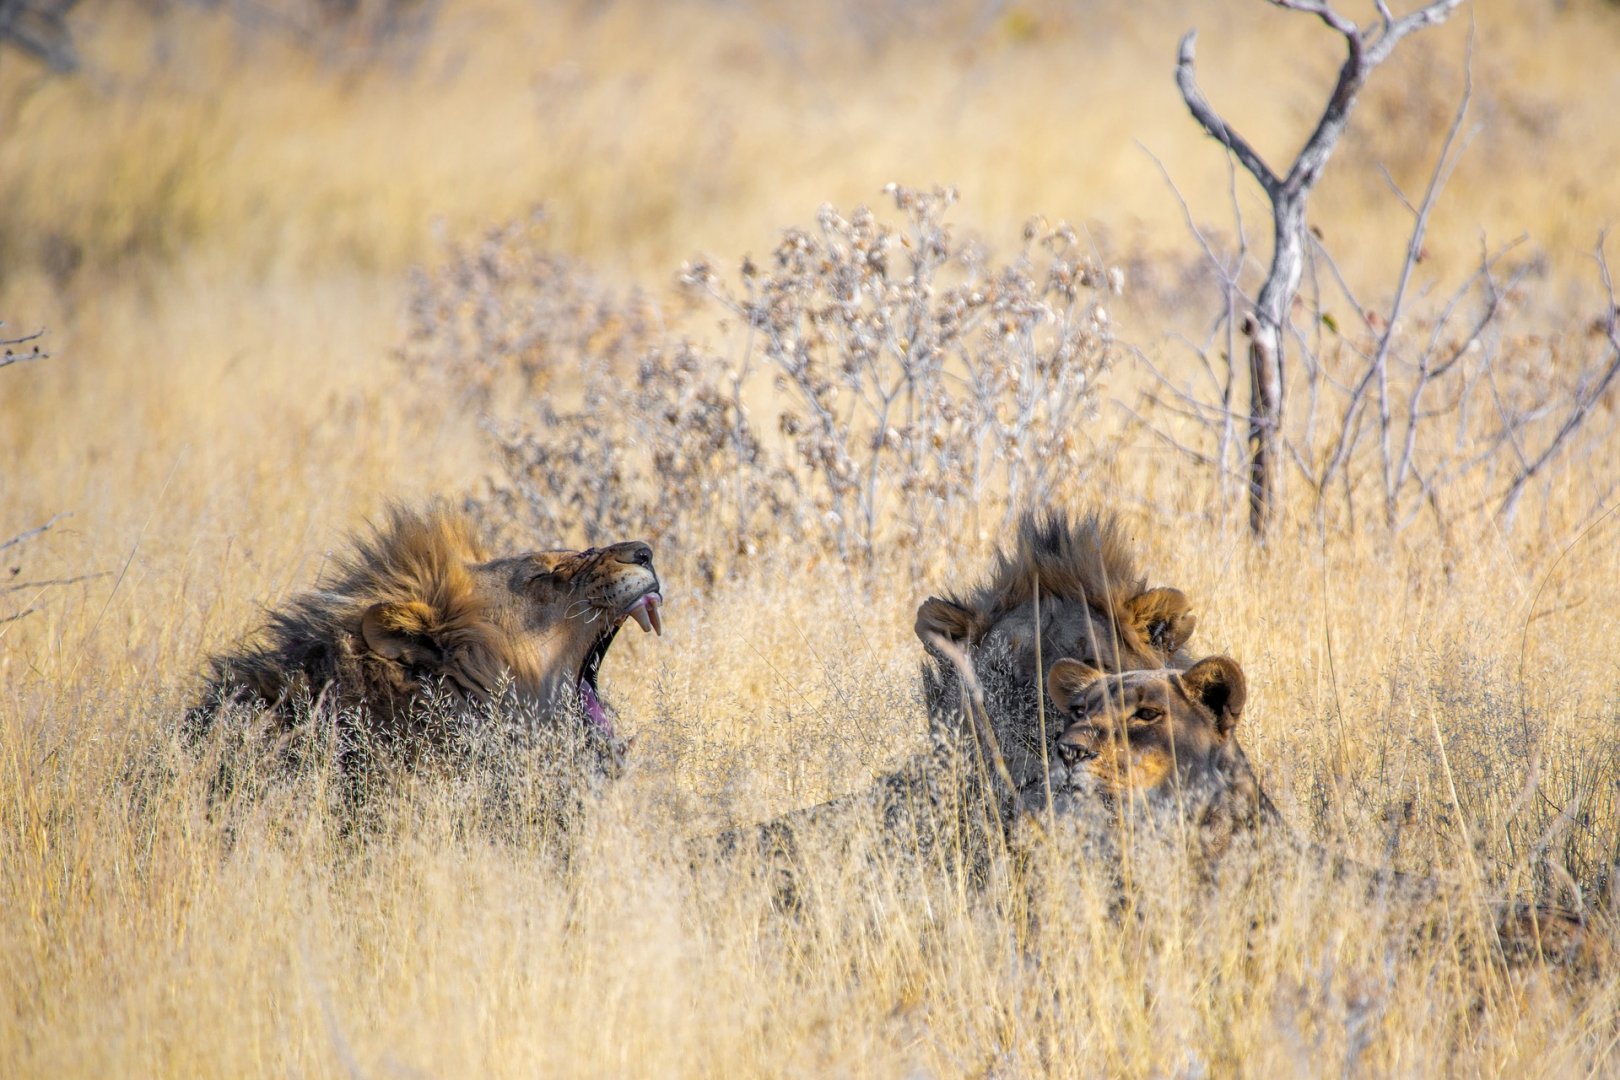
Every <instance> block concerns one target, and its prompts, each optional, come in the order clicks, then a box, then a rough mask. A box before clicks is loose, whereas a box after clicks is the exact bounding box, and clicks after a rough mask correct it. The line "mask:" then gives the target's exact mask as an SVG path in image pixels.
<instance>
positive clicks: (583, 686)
mask: <svg viewBox="0 0 1620 1080" xmlns="http://www.w3.org/2000/svg"><path fill="white" fill-rule="evenodd" d="M579 702H580V704H581V705H583V706H585V715H586V716H588V717H590V721H591V723H593V724H595V725H596V726H597V727H599V728H601V729H602V733H603V734H605V735H612V734H613V721H611V720H609V719H608V717H607V710H606V709H604V708H602V702H601V700H600V699H599V698H598V697H597V696H596V691H595V690H592V689H591V684H590V683H588V682H586V681H585V680H584V679H581V680H579Z"/></svg>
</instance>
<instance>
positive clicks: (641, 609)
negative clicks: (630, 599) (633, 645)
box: [630, 604, 652, 634]
mask: <svg viewBox="0 0 1620 1080" xmlns="http://www.w3.org/2000/svg"><path fill="white" fill-rule="evenodd" d="M630 616H631V617H632V618H633V619H635V620H636V622H638V623H640V624H641V632H642V633H643V634H645V633H647V632H648V631H650V630H651V629H652V620H650V619H649V618H648V617H647V605H646V604H637V605H636V606H635V608H634V609H633V610H632V611H631V612H630Z"/></svg>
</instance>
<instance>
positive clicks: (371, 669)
mask: <svg viewBox="0 0 1620 1080" xmlns="http://www.w3.org/2000/svg"><path fill="white" fill-rule="evenodd" d="M485 557H486V556H485V551H484V548H483V545H482V544H481V543H480V541H479V539H478V537H477V535H476V533H475V531H474V529H473V526H472V524H471V522H469V521H468V520H467V519H465V518H463V517H462V516H460V515H459V514H456V513H453V512H451V511H448V510H444V509H442V508H434V509H430V510H427V511H422V512H418V511H414V510H410V509H408V508H405V507H402V506H392V507H390V508H389V509H388V512H387V519H386V520H385V521H384V522H383V523H382V524H380V525H374V526H372V527H371V528H370V529H369V530H368V531H367V532H365V533H361V534H357V535H355V536H354V537H352V538H351V540H350V542H349V544H348V545H347V548H346V550H345V551H344V552H343V554H341V555H339V556H337V557H336V559H335V560H334V568H333V571H332V573H331V576H330V577H329V579H328V580H327V581H326V582H324V583H322V584H321V585H320V586H319V587H317V588H315V589H313V590H310V591H309V592H305V593H302V594H300V595H299V596H297V597H294V598H293V600H292V601H291V602H290V603H288V604H287V605H286V606H285V607H283V608H281V609H278V610H275V611H271V612H270V613H269V615H268V619H267V621H266V623H265V625H264V627H263V629H262V630H261V631H260V632H259V633H258V634H257V635H255V638H254V639H250V640H249V641H248V642H247V643H246V644H244V645H243V646H242V647H241V648H239V649H238V650H236V651H235V652H233V653H229V654H224V655H220V656H216V657H214V658H213V660H212V664H211V666H212V669H213V683H214V686H215V688H216V689H217V690H222V691H229V690H230V689H232V688H240V689H246V690H250V691H252V692H253V693H254V694H256V695H257V696H258V697H259V698H261V699H262V700H263V701H264V702H265V703H266V704H268V705H271V706H273V707H274V706H279V705H280V704H281V703H283V702H286V701H287V700H288V699H289V698H290V697H292V696H294V695H297V694H300V693H302V694H307V695H309V696H314V695H318V694H320V693H321V692H322V690H324V689H325V688H326V686H327V685H329V684H331V683H334V682H338V681H342V682H344V683H347V684H349V685H350V687H351V688H352V689H354V690H363V691H364V694H365V696H366V697H368V698H370V699H372V701H373V704H376V705H383V704H384V703H385V702H388V701H390V700H392V699H394V698H396V697H397V696H398V695H399V694H400V693H401V692H402V691H404V690H405V687H404V686H401V685H393V684H396V683H399V682H400V679H399V677H398V673H397V672H393V671H387V670H383V669H382V668H381V666H380V665H378V664H375V663H367V662H366V659H365V657H364V655H363V654H364V644H363V640H362V629H361V621H362V619H363V618H364V615H365V612H366V611H367V610H368V609H370V608H371V607H372V606H373V605H376V604H379V603H384V604H397V605H400V606H401V607H402V609H404V610H405V611H406V612H407V613H408V614H409V615H410V616H412V617H413V618H414V620H415V621H416V622H418V623H420V624H421V625H423V626H429V625H431V626H432V627H434V631H435V634H436V635H437V636H438V637H439V638H440V639H441V640H443V641H445V642H446V643H447V644H448V645H451V646H452V648H453V649H454V652H455V655H456V657H457V661H458V663H457V669H458V670H457V675H458V678H457V680H456V681H457V682H458V683H462V684H463V685H464V686H466V687H467V688H468V689H471V690H483V689H487V688H489V687H492V686H493V685H495V683H496V682H497V681H498V680H499V679H500V677H501V674H502V669H503V664H504V662H505V661H504V658H503V657H502V655H501V653H502V650H501V647H500V641H499V633H498V631H497V630H496V628H495V627H493V626H491V625H490V624H489V623H488V621H487V620H486V619H485V613H484V604H483V601H482V599H481V598H480V596H479V593H478V590H477V589H476V588H475V587H474V583H473V581H472V579H471V576H470V574H469V573H468V571H467V565H468V563H470V562H481V561H483V560H484V559H485Z"/></svg>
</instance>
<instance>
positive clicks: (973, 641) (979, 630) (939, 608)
mask: <svg viewBox="0 0 1620 1080" xmlns="http://www.w3.org/2000/svg"><path fill="white" fill-rule="evenodd" d="M916 630H917V636H918V637H919V638H921V639H922V640H923V641H924V642H925V643H926V642H927V641H928V636H929V635H930V634H939V635H940V636H941V637H944V638H945V639H946V640H948V641H954V642H956V643H957V644H958V645H977V644H978V643H979V638H980V636H982V634H983V627H982V625H981V620H980V618H979V616H978V615H977V614H976V613H975V612H973V611H971V610H969V609H968V608H965V607H963V606H962V605H961V604H958V603H956V602H955V601H952V600H941V599H940V598H939V597H937V596H930V597H929V598H928V599H926V600H924V601H923V602H922V604H921V605H920V606H919V607H918V608H917V625H916Z"/></svg>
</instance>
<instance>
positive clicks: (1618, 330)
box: [1498, 231, 1620, 521]
mask: <svg viewBox="0 0 1620 1080" xmlns="http://www.w3.org/2000/svg"><path fill="white" fill-rule="evenodd" d="M1607 240H1608V233H1607V231H1605V232H1603V233H1600V234H1598V241H1597V250H1596V251H1595V252H1594V255H1595V257H1596V258H1597V264H1598V277H1599V278H1600V280H1602V282H1603V289H1604V293H1605V295H1606V296H1607V298H1608V310H1607V312H1605V313H1604V315H1603V316H1602V317H1601V325H1602V327H1603V335H1604V337H1606V338H1607V339H1608V342H1609V352H1610V354H1611V355H1610V358H1609V362H1608V367H1607V368H1605V369H1604V370H1603V371H1602V373H1601V374H1600V375H1599V376H1598V377H1597V379H1596V380H1595V381H1593V382H1591V383H1589V384H1588V386H1587V388H1586V389H1584V390H1583V389H1580V388H1578V389H1577V390H1576V393H1575V402H1574V404H1573V405H1571V406H1570V409H1569V414H1568V415H1567V416H1566V417H1565V418H1564V422H1563V423H1562V424H1560V425H1559V427H1558V432H1557V434H1555V435H1554V436H1553V438H1552V441H1551V442H1549V443H1548V444H1547V447H1546V449H1544V450H1543V451H1542V452H1541V453H1540V454H1539V455H1537V456H1536V458H1535V460H1534V461H1531V462H1529V463H1527V464H1526V465H1525V466H1524V468H1523V469H1521V470H1520V471H1519V475H1518V476H1516V477H1514V479H1513V482H1512V483H1511V484H1509V485H1508V489H1507V492H1506V493H1505V494H1504V495H1503V496H1502V505H1501V509H1500V510H1499V511H1498V516H1500V517H1501V518H1502V519H1503V520H1504V521H1512V520H1513V515H1514V512H1515V511H1516V510H1518V508H1519V499H1520V498H1521V497H1522V496H1523V495H1524V489H1525V486H1526V485H1528V484H1529V483H1530V481H1531V480H1533V479H1535V477H1536V474H1537V473H1539V472H1541V470H1542V469H1543V468H1545V467H1546V465H1547V463H1548V462H1549V461H1551V460H1552V459H1553V458H1554V457H1555V456H1556V455H1557V454H1558V452H1559V451H1560V450H1562V449H1563V448H1564V445H1565V444H1566V443H1567V442H1568V441H1569V439H1570V436H1572V435H1574V434H1575V432H1576V431H1577V430H1579V428H1580V426H1581V425H1582V424H1584V423H1585V422H1586V418H1587V416H1588V415H1590V414H1591V411H1592V406H1593V405H1595V404H1596V403H1597V401H1598V399H1599V398H1601V397H1602V396H1603V395H1604V393H1605V392H1606V391H1607V390H1608V389H1609V384H1610V383H1612V382H1613V381H1614V377H1615V375H1616V374H1620V307H1617V306H1616V304H1615V297H1614V279H1613V277H1611V276H1610V274H1609V260H1608V256H1607V255H1606V254H1605V253H1604V251H1603V245H1604V244H1605V242H1606V241H1607Z"/></svg>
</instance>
